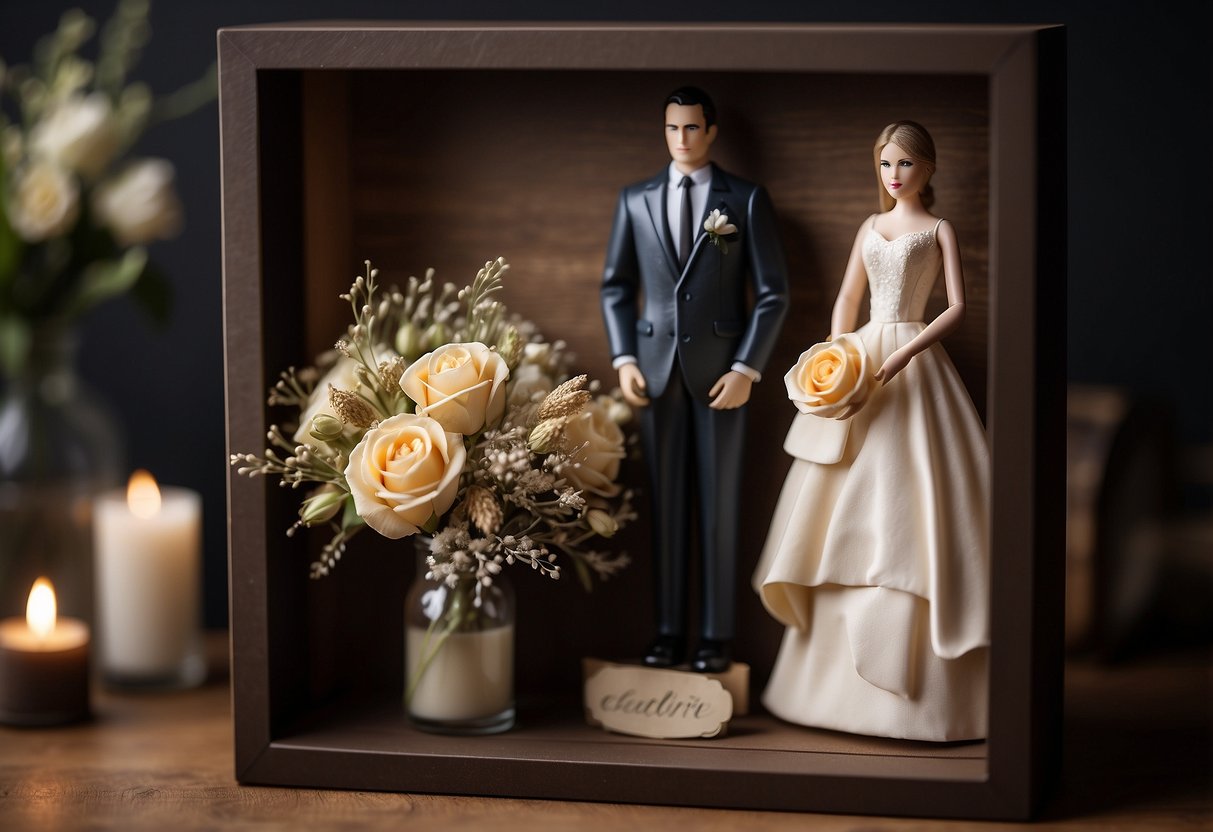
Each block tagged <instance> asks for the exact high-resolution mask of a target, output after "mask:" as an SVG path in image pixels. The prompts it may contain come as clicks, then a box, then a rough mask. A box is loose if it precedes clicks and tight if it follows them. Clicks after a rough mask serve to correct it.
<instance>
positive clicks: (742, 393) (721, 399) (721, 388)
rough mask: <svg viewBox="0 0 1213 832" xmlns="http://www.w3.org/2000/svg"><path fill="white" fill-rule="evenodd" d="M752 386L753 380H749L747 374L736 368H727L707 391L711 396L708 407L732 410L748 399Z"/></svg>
mask: <svg viewBox="0 0 1213 832" xmlns="http://www.w3.org/2000/svg"><path fill="white" fill-rule="evenodd" d="M753 386H754V382H753V381H751V380H750V378H749V376H746V375H743V374H742V373H739V372H737V371H736V370H729V371H728V372H727V373H725V374H724V375H722V376H721V377H720V378H718V379H717V380H716V383H715V384H713V385H712V389H711V390H709V391H708V395H709V396H711V397H712V401H711V402H709V403H708V407H710V408H712V409H713V410H732V409H734V408H737V407H741V406H742V405H743V404H745V403H746V402H748V401H749V400H750V388H752V387H753Z"/></svg>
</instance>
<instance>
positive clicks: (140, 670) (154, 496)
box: [93, 471, 206, 687]
mask: <svg viewBox="0 0 1213 832" xmlns="http://www.w3.org/2000/svg"><path fill="white" fill-rule="evenodd" d="M201 517H202V498H201V496H200V495H199V494H198V493H197V492H195V491H190V490H188V489H185V488H164V489H163V490H161V489H160V488H159V487H158V486H157V485H156V480H155V479H154V478H153V477H152V475H151V474H149V473H147V472H146V471H136V472H135V473H134V474H133V475H132V476H131V479H130V483H129V485H128V487H127V489H126V492H125V493H123V492H122V491H116V492H111V493H107V494H103V495H101V497H100V498H99V499H98V500H97V503H96V506H95V509H94V515H93V534H94V536H95V541H94V542H95V546H94V550H95V552H96V559H97V641H98V646H99V650H100V664H101V672H102V675H103V677H104V678H105V680H106V682H108V683H110V684H112V685H117V686H139V687H188V686H191V685H196V684H198V683H200V682H201V681H202V680H203V678H204V676H205V675H206V668H205V663H204V661H203V658H202V649H201V648H202V643H201V632H200V627H199V604H200V600H201V598H200V595H201V593H200V591H199V581H200V576H201V549H202V547H201Z"/></svg>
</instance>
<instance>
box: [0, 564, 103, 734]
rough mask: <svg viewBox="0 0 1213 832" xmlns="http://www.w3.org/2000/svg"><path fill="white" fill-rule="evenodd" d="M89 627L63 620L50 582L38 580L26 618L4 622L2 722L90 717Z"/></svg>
mask: <svg viewBox="0 0 1213 832" xmlns="http://www.w3.org/2000/svg"><path fill="white" fill-rule="evenodd" d="M88 643H89V633H88V626H87V625H86V624H85V623H84V622H83V621H80V620H79V619H76V618H60V617H59V616H58V611H57V605H56V603H55V589H54V587H53V586H51V583H50V581H48V580H46V579H45V578H39V579H38V580H37V581H35V582H34V585H33V587H32V588H31V589H30V593H29V603H28V604H26V608H25V618H23V619H22V618H6V619H4V620H3V621H0V722H4V723H6V724H8V725H30V726H36V725H61V724H63V723H65V722H75V721H76V720H79V719H84V718H85V717H86V716H88Z"/></svg>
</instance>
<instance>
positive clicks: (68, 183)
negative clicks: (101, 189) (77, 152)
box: [8, 162, 80, 243]
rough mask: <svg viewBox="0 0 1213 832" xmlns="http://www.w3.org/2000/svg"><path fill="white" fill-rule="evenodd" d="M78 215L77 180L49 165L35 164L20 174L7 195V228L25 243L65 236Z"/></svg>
mask: <svg viewBox="0 0 1213 832" xmlns="http://www.w3.org/2000/svg"><path fill="white" fill-rule="evenodd" d="M79 214H80V188H79V187H78V186H77V185H76V180H75V179H74V178H73V177H72V175H71V174H70V173H68V172H67V171H65V170H63V169H62V168H60V167H59V166H58V165H54V164H51V163H50V162H38V163H35V164H34V165H33V166H32V167H30V168H29V169H28V170H26V171H25V172H23V173H22V174H21V175H20V176H19V177H18V178H17V181H16V182H15V183H14V184H13V190H12V193H10V194H9V199H8V221H9V224H10V225H12V227H13V230H14V231H16V232H17V234H18V235H19V236H20V237H21V239H23V240H25V241H26V242H27V243H38V242H41V241H42V240H45V239H47V238H49V237H57V236H59V235H61V234H66V233H67V232H68V231H70V230H71V228H72V225H73V224H75V222H76V217H77V216H79Z"/></svg>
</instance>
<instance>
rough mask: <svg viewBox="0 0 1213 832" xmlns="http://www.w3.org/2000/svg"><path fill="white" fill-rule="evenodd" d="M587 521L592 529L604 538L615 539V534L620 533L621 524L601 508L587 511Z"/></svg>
mask: <svg viewBox="0 0 1213 832" xmlns="http://www.w3.org/2000/svg"><path fill="white" fill-rule="evenodd" d="M585 519H586V521H587V522H588V523H589V524H590V528H591V529H593V530H594V532H595V533H596V534H598V535H600V536H602V537H614V536H615V532H617V531H619V523H617V522H616V521H615V518H614V517H612V516H611V515H609V514H607V513H606V512H605V511H603V510H602V509H600V508H592V509H590V510H589V511H587V512H586V514H585Z"/></svg>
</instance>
